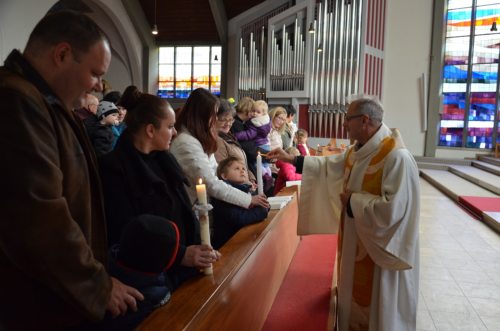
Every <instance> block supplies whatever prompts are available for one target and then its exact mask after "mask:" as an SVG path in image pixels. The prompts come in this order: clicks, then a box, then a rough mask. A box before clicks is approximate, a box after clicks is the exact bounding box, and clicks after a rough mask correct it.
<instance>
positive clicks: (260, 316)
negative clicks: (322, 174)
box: [138, 187, 299, 331]
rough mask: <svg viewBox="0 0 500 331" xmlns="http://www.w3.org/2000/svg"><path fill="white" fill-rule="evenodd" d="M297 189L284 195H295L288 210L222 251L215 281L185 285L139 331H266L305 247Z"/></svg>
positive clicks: (203, 278)
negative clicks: (299, 249)
mask: <svg viewBox="0 0 500 331" xmlns="http://www.w3.org/2000/svg"><path fill="white" fill-rule="evenodd" d="M295 190H296V187H289V188H285V190H284V191H283V192H282V193H281V194H292V193H293V194H295V197H294V199H293V200H292V201H291V202H290V203H289V204H288V205H287V206H286V207H284V208H283V209H281V210H279V211H274V210H272V211H271V212H270V213H269V216H268V218H267V219H266V220H265V221H263V222H261V223H258V224H253V225H249V226H246V227H244V228H243V229H241V230H240V231H239V232H238V233H237V234H235V235H234V236H233V237H232V238H231V239H230V240H229V241H228V242H227V243H226V244H225V245H224V246H223V247H222V248H221V249H220V252H221V253H222V257H221V259H220V260H219V261H217V262H216V263H214V265H213V270H214V273H213V275H212V276H203V275H200V276H199V277H197V278H195V279H192V280H190V281H188V282H186V283H185V284H183V285H182V286H181V287H180V288H178V289H177V290H176V291H175V292H174V293H173V294H172V298H171V299H170V301H169V302H168V303H167V304H166V305H165V306H162V307H160V308H158V309H157V310H156V311H155V312H153V314H151V315H150V316H149V317H148V318H147V319H146V320H145V321H144V322H143V323H142V324H141V325H140V326H139V328H138V330H140V331H153V330H154V331H157V330H169V331H171V330H203V331H205V330H217V331H225V330H228V331H233V330H234V331H244V330H249V331H256V330H260V329H261V328H262V325H263V324H264V322H265V320H266V317H267V314H268V313H269V310H270V309H271V306H272V303H273V301H274V298H275V296H276V293H277V292H278V290H279V287H280V285H281V283H282V281H283V278H284V277H285V274H286V272H287V269H288V266H289V264H290V261H291V260H292V257H293V255H294V254H295V250H296V249H297V245H298V243H299V237H298V236H297V216H298V208H297V194H296V193H294V191H295Z"/></svg>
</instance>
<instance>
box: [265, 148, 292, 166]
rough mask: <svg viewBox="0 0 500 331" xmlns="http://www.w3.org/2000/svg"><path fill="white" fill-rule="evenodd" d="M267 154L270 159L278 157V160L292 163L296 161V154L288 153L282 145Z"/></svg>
mask: <svg viewBox="0 0 500 331" xmlns="http://www.w3.org/2000/svg"><path fill="white" fill-rule="evenodd" d="M265 156H266V158H268V159H278V160H281V161H285V162H288V163H292V164H293V162H294V161H295V156H293V155H292V154H288V153H287V152H285V151H284V150H283V149H282V148H280V147H278V148H275V149H273V150H272V151H270V152H269V153H267V154H266V155H265Z"/></svg>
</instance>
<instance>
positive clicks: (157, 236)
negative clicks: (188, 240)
mask: <svg viewBox="0 0 500 331" xmlns="http://www.w3.org/2000/svg"><path fill="white" fill-rule="evenodd" d="M178 250H179V230H178V228H177V225H176V224H175V223H174V222H172V221H169V220H167V219H166V218H163V217H159V216H155V215H149V214H143V215H139V216H137V217H136V218H134V219H132V220H131V221H130V222H129V223H128V224H127V225H126V226H125V228H124V229H123V232H122V235H121V239H120V243H119V244H118V245H115V246H113V247H111V249H110V259H109V272H110V275H111V276H113V277H115V278H117V279H118V280H120V281H121V282H123V283H124V284H127V285H129V286H132V287H134V288H136V289H137V290H138V291H140V292H141V293H142V294H143V295H144V301H142V302H139V301H138V302H137V311H136V312H127V314H126V315H124V316H120V317H118V318H112V319H111V318H108V319H107V320H105V321H104V329H105V330H134V329H135V328H136V327H137V326H138V325H139V323H140V322H141V321H142V320H144V319H145V318H146V317H147V316H148V315H149V314H150V313H151V312H152V311H153V310H154V309H155V308H157V307H159V306H162V305H164V304H165V303H167V302H168V300H169V299H170V286H169V282H168V278H167V275H166V272H167V270H168V269H169V268H170V267H171V266H172V264H173V263H174V261H175V259H176V257H177V253H178Z"/></svg>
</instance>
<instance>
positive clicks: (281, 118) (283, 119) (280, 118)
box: [276, 117, 286, 122]
mask: <svg viewBox="0 0 500 331" xmlns="http://www.w3.org/2000/svg"><path fill="white" fill-rule="evenodd" d="M276 119H278V120H280V121H282V122H284V121H286V117H285V118H283V117H276Z"/></svg>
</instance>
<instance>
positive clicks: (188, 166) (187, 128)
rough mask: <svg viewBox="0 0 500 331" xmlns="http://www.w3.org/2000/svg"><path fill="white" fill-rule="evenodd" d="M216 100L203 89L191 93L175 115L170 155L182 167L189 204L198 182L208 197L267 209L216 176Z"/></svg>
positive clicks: (259, 200) (257, 198) (263, 202)
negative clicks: (174, 136) (199, 181)
mask: <svg viewBox="0 0 500 331" xmlns="http://www.w3.org/2000/svg"><path fill="white" fill-rule="evenodd" d="M218 108H219V100H218V99H217V98H216V97H215V96H213V95H212V94H210V92H208V91H207V90H205V89H202V88H198V89H196V90H194V91H193V92H191V94H190V95H189V98H188V99H187V101H186V104H185V105H184V107H183V108H182V110H181V111H180V112H179V114H178V117H177V122H176V124H175V125H176V128H177V130H178V131H179V135H178V136H177V137H176V138H175V140H174V141H173V142H172V148H171V152H172V154H174V155H175V157H176V158H177V160H178V161H179V163H180V164H181V166H182V169H183V170H184V173H185V174H186V176H187V178H188V180H189V183H190V184H191V186H190V187H189V188H188V194H189V196H190V198H191V203H194V202H195V200H196V191H195V185H196V184H197V183H198V180H199V179H200V178H201V179H202V180H203V182H204V183H205V184H206V186H207V192H208V195H209V196H211V197H214V198H217V199H219V200H222V201H225V202H228V203H232V204H234V205H237V206H240V207H243V208H249V207H251V206H257V205H258V206H262V207H265V208H268V207H269V203H268V202H267V199H266V197H265V196H264V195H254V196H251V195H249V194H247V193H245V192H242V191H240V190H238V189H236V188H234V187H232V186H230V185H228V184H226V183H225V182H224V181H223V180H220V179H219V178H218V177H217V175H216V171H217V161H216V160H215V157H214V153H215V151H216V150H217V129H216V122H217V110H218Z"/></svg>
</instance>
